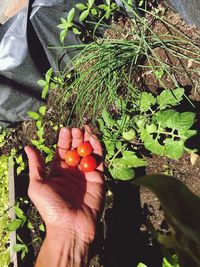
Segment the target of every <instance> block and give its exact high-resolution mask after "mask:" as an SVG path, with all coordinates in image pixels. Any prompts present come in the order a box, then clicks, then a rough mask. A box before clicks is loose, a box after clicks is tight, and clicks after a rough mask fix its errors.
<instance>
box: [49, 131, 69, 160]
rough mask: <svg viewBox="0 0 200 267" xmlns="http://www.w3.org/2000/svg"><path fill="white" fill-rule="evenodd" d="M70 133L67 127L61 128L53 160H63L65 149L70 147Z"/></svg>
mask: <svg viewBox="0 0 200 267" xmlns="http://www.w3.org/2000/svg"><path fill="white" fill-rule="evenodd" d="M71 142H72V135H71V130H70V129H69V128H62V129H61V130H60V133H59V137H58V143H57V148H56V154H55V157H54V160H53V161H57V160H64V159H65V154H66V151H67V150H69V149H70V148H71Z"/></svg>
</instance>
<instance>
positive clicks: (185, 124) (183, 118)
mask: <svg viewBox="0 0 200 267" xmlns="http://www.w3.org/2000/svg"><path fill="white" fill-rule="evenodd" d="M194 119H195V113H193V112H182V113H180V119H179V121H178V124H177V125H176V129H180V130H182V129H184V130H188V129H190V128H191V127H192V125H193V124H194Z"/></svg>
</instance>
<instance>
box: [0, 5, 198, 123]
mask: <svg viewBox="0 0 200 267" xmlns="http://www.w3.org/2000/svg"><path fill="white" fill-rule="evenodd" d="M81 1H82V2H83V3H85V1H84V0H75V1H72V0H70V1H69V0H35V1H31V0H30V1H29V4H28V5H27V6H26V7H25V8H24V9H23V10H21V11H20V12H19V13H18V14H17V15H16V16H14V17H13V18H11V19H10V20H9V21H7V22H6V23H5V24H4V25H1V26H0V126H2V125H7V124H9V123H13V122H17V121H22V120H26V119H27V111H28V110H37V109H38V108H39V106H40V105H41V104H42V102H41V98H40V96H41V90H42V89H41V88H39V86H38V85H37V80H39V79H41V78H42V77H43V76H44V74H45V73H46V71H47V70H48V69H49V68H50V66H51V67H53V69H54V71H59V70H62V68H64V67H65V65H66V63H67V62H69V59H70V58H71V57H72V54H70V53H64V51H63V50H62V49H60V50H55V49H54V50H53V49H49V48H48V47H49V46H60V42H59V29H58V28H57V25H58V24H59V23H60V18H61V17H66V16H67V12H68V11H69V10H70V9H71V8H72V7H73V6H74V5H75V4H76V3H80V2H81ZM117 2H118V4H119V3H120V0H117ZM167 2H168V3H169V4H170V5H171V6H172V7H173V8H174V9H175V10H176V11H177V12H179V13H180V15H181V16H182V17H183V19H184V20H185V21H186V22H187V23H189V24H194V23H195V24H196V25H197V26H198V27H199V28H200V16H199V12H200V1H199V0H190V1H187V0H167ZM78 42H79V41H78V40H77V39H76V37H75V35H74V34H72V33H69V34H68V36H67V38H66V42H65V43H66V44H67V45H73V44H77V43H78Z"/></svg>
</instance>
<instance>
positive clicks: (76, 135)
mask: <svg viewBox="0 0 200 267" xmlns="http://www.w3.org/2000/svg"><path fill="white" fill-rule="evenodd" d="M82 143H83V132H82V131H81V130H80V129H79V128H72V147H73V148H76V147H78V146H80V145H81V144H82Z"/></svg>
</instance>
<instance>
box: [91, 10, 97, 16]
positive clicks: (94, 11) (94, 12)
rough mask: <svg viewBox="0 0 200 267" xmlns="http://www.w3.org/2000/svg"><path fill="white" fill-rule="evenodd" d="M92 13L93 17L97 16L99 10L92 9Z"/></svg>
mask: <svg viewBox="0 0 200 267" xmlns="http://www.w3.org/2000/svg"><path fill="white" fill-rule="evenodd" d="M91 13H92V15H93V16H96V15H97V10H96V9H95V8H92V9H91Z"/></svg>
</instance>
